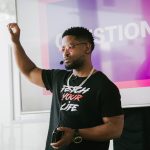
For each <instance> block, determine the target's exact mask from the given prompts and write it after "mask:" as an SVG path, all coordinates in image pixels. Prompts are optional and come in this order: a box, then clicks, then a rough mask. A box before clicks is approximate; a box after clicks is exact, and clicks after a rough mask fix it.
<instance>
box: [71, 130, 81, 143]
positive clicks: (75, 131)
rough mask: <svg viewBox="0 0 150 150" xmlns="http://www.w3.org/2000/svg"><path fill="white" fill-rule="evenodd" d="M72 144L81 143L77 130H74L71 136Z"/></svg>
mask: <svg viewBox="0 0 150 150" xmlns="http://www.w3.org/2000/svg"><path fill="white" fill-rule="evenodd" d="M72 140H73V142H74V143H76V144H79V143H81V142H82V136H81V135H80V133H79V129H74V134H73V139H72Z"/></svg>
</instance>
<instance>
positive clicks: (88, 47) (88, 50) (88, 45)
mask: <svg viewBox="0 0 150 150" xmlns="http://www.w3.org/2000/svg"><path fill="white" fill-rule="evenodd" d="M90 53H91V44H90V43H87V45H86V54H90Z"/></svg>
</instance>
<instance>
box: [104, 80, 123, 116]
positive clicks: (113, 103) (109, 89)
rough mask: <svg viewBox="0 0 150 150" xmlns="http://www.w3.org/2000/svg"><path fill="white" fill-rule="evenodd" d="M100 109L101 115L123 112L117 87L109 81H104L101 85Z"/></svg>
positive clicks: (115, 114)
mask: <svg viewBox="0 0 150 150" xmlns="http://www.w3.org/2000/svg"><path fill="white" fill-rule="evenodd" d="M101 110H102V116H103V117H112V116H117V115H121V114H123V109H122V106H121V96H120V92H119V89H118V88H117V86H116V85H115V84H114V83H112V82H111V81H106V82H105V83H104V85H103V89H102V93H101Z"/></svg>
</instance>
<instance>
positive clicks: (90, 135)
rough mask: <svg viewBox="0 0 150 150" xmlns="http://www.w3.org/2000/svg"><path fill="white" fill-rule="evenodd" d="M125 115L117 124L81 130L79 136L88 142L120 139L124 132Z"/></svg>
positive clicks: (111, 123) (110, 123) (109, 123)
mask: <svg viewBox="0 0 150 150" xmlns="http://www.w3.org/2000/svg"><path fill="white" fill-rule="evenodd" d="M123 124H124V120H123V115H121V116H118V118H117V120H116V121H115V122H111V121H110V122H107V123H104V124H103V125H99V126H95V127H92V128H85V129H79V134H80V135H81V136H82V137H83V138H84V139H86V140H93V141H105V140H109V139H113V138H118V137H120V135H121V133H122V130H123Z"/></svg>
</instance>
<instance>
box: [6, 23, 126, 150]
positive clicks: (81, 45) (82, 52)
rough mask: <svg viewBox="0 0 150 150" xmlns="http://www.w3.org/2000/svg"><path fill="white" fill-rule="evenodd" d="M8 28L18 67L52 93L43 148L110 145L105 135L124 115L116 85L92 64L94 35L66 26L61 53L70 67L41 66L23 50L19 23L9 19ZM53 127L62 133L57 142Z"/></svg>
mask: <svg viewBox="0 0 150 150" xmlns="http://www.w3.org/2000/svg"><path fill="white" fill-rule="evenodd" d="M8 29H9V32H10V35H11V40H12V43H13V49H14V54H15V58H16V61H17V64H18V67H19V69H20V70H21V72H22V73H23V74H24V75H25V76H26V77H27V78H28V79H29V80H30V81H31V82H33V83H34V84H36V85H38V86H41V87H46V89H47V90H50V91H51V92H52V93H53V98H52V107H51V119H50V127H49V132H48V138H47V144H46V150H52V149H60V150H85V149H86V150H108V147H109V140H110V139H113V138H117V137H119V136H120V135H121V133H122V129H123V124H124V116H123V113H122V108H121V102H120V94H119V90H118V88H117V87H116V86H115V85H114V84H113V83H112V82H111V81H110V80H109V79H108V78H107V77H106V76H105V75H104V74H103V73H102V72H100V71H97V70H96V69H94V67H93V65H92V62H91V53H92V51H93V49H94V39H93V36H92V34H91V33H90V32H89V31H88V30H87V29H86V28H83V27H72V28H70V29H67V30H66V31H65V32H64V33H63V35H62V48H61V53H62V55H63V58H64V64H65V67H66V69H67V70H72V71H66V70H58V69H52V70H44V69H40V68H38V67H37V66H36V65H35V64H34V63H33V62H32V61H31V60H30V59H29V57H28V56H27V55H26V53H25V51H24V49H23V47H22V46H21V44H20V41H19V37H20V29H19V27H18V25H17V24H16V23H10V24H8ZM54 115H55V116H54ZM54 129H56V130H55V131H56V132H58V131H59V133H61V134H59V133H58V134H59V135H60V136H61V137H60V139H58V140H56V141H55V139H56V134H55V132H53V130H54ZM52 134H53V136H52ZM58 134H57V135H58Z"/></svg>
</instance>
